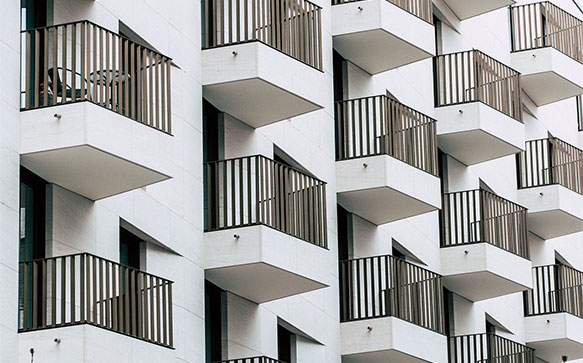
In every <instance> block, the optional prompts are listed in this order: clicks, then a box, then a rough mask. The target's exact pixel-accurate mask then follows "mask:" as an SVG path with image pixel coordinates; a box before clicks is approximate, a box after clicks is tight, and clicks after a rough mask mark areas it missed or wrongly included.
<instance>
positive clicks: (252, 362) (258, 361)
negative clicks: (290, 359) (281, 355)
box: [212, 356, 286, 363]
mask: <svg viewBox="0 0 583 363" xmlns="http://www.w3.org/2000/svg"><path fill="white" fill-rule="evenodd" d="M212 363H286V362H284V361H281V360H277V359H273V358H269V357H265V356H263V357H252V358H237V359H227V360H221V361H216V362H212Z"/></svg>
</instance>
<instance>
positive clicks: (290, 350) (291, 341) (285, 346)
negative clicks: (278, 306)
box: [277, 325, 296, 363]
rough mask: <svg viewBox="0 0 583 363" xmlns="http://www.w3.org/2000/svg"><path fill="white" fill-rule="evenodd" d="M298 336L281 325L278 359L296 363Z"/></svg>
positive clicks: (278, 336)
mask: <svg viewBox="0 0 583 363" xmlns="http://www.w3.org/2000/svg"><path fill="white" fill-rule="evenodd" d="M295 350H296V335H295V334H294V333H292V332H290V331H289V330H287V329H286V328H284V327H283V326H281V325H278V326H277V359H278V360H280V361H282V362H286V363H295V361H296V360H295V355H296V354H295Z"/></svg>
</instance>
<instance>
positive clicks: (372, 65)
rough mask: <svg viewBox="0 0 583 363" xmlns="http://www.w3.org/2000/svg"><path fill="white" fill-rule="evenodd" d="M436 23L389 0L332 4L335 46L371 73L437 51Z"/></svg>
mask: <svg viewBox="0 0 583 363" xmlns="http://www.w3.org/2000/svg"><path fill="white" fill-rule="evenodd" d="M433 31H434V29H433V25H431V24H429V23H428V22H426V21H424V20H423V19H421V18H419V17H417V16H415V15H413V14H411V13H409V12H407V11H405V10H403V9H401V8H400V7H398V6H396V5H394V4H391V3H390V2H388V1H386V0H364V1H356V2H350V3H344V4H338V5H334V6H332V35H333V37H334V48H335V49H336V50H337V51H338V52H339V53H340V54H342V56H343V57H344V58H346V59H348V60H349V61H351V62H352V63H354V64H356V65H357V66H359V67H360V68H362V69H364V70H365V71H367V72H368V73H370V74H377V73H380V72H384V71H387V70H390V69H394V68H397V67H401V66H404V65H406V64H410V63H414V62H417V61H420V60H422V59H426V58H429V57H431V56H433V55H435V43H434V41H433Z"/></svg>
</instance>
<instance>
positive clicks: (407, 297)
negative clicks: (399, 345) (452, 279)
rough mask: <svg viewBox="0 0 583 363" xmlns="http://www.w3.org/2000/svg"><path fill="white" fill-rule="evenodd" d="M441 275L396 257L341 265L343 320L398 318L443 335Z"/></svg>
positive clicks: (341, 307) (371, 258) (347, 262)
mask: <svg viewBox="0 0 583 363" xmlns="http://www.w3.org/2000/svg"><path fill="white" fill-rule="evenodd" d="M442 291H443V284H442V280H441V276H440V275H438V274H436V273H434V272H431V271H429V270H426V269H423V268H421V267H418V266H415V265H413V264H411V263H409V262H406V261H405V260H402V259H399V258H395V257H393V256H388V255H387V256H375V257H366V258H359V259H354V260H347V261H341V262H340V320H341V322H349V321H355V320H362V319H373V318H382V317H389V316H392V317H396V318H399V319H402V320H405V321H408V322H410V323H413V324H416V325H418V326H420V327H423V328H427V329H430V330H433V331H435V332H437V333H440V334H444V332H445V325H444V318H443V296H442Z"/></svg>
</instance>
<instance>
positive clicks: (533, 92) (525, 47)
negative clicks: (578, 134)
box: [510, 1, 583, 106]
mask: <svg viewBox="0 0 583 363" xmlns="http://www.w3.org/2000/svg"><path fill="white" fill-rule="evenodd" d="M510 22H511V34H512V66H513V67H514V68H516V69H517V70H518V71H519V72H520V73H522V75H521V77H520V85H521V87H522V88H523V89H524V91H525V92H526V93H527V94H528V95H529V97H530V98H531V99H532V100H533V101H534V103H536V104H537V105H538V106H543V105H546V104H549V103H552V102H556V101H560V100H564V99H567V98H571V97H574V96H577V95H580V94H582V93H583V21H581V20H580V19H578V18H576V17H574V16H572V15H571V14H569V13H568V12H566V11H564V10H563V9H561V8H559V7H557V6H556V5H554V4H553V3H551V2H550V1H543V2H538V3H534V4H527V5H521V6H514V7H511V8H510Z"/></svg>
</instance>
